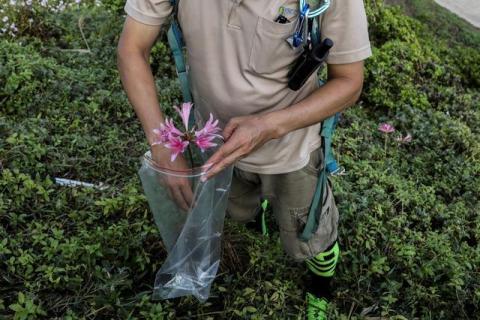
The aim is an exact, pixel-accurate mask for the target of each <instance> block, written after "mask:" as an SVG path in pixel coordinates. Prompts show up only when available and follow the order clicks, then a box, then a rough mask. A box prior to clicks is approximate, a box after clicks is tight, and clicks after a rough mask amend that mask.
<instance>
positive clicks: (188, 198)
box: [180, 179, 193, 208]
mask: <svg viewBox="0 0 480 320" xmlns="http://www.w3.org/2000/svg"><path fill="white" fill-rule="evenodd" d="M185 180H186V181H185V182H184V183H183V184H182V185H181V187H180V190H181V191H182V195H183V199H184V200H185V202H186V203H187V204H188V207H189V208H190V207H191V205H192V202H193V190H192V185H191V183H190V181H188V180H187V179H185Z"/></svg>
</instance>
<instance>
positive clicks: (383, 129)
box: [378, 123, 395, 133]
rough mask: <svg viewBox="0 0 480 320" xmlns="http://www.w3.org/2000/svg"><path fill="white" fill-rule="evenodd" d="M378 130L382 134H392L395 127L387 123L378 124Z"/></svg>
mask: <svg viewBox="0 0 480 320" xmlns="http://www.w3.org/2000/svg"><path fill="white" fill-rule="evenodd" d="M378 130H379V131H381V132H383V133H392V132H394V131H395V127H394V126H392V125H391V124H389V123H380V125H379V126H378Z"/></svg>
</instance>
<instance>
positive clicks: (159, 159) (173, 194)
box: [151, 145, 193, 211]
mask: <svg viewBox="0 0 480 320" xmlns="http://www.w3.org/2000/svg"><path fill="white" fill-rule="evenodd" d="M151 152H152V160H153V161H154V162H155V163H156V164H157V165H158V166H159V167H161V168H165V169H168V170H175V171H188V170H189V169H190V167H189V166H188V164H187V161H186V160H185V158H184V157H183V155H182V154H179V155H178V156H177V158H176V159H175V161H173V162H172V161H170V155H171V151H170V150H169V149H167V148H165V147H163V146H161V145H155V146H153V147H152V151H151ZM161 183H162V184H163V185H165V186H166V189H167V192H168V195H169V197H170V199H172V200H173V201H174V202H175V203H176V204H177V206H178V207H179V208H181V209H182V210H185V211H188V209H189V208H190V205H191V203H192V201H193V191H192V184H191V181H190V180H189V179H188V178H185V177H178V176H173V175H164V176H162V181H161Z"/></svg>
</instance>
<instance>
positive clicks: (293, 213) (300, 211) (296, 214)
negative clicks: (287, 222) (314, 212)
mask: <svg viewBox="0 0 480 320" xmlns="http://www.w3.org/2000/svg"><path fill="white" fill-rule="evenodd" d="M289 211H290V217H291V219H292V224H293V229H295V231H296V232H297V233H298V234H300V233H301V232H302V231H303V229H304V228H305V225H306V224H307V219H308V212H309V211H310V206H308V207H302V208H290V209H289Z"/></svg>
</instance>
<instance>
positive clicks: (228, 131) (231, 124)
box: [222, 118, 239, 140]
mask: <svg viewBox="0 0 480 320" xmlns="http://www.w3.org/2000/svg"><path fill="white" fill-rule="evenodd" d="M238 124H239V122H238V121H237V120H236V118H233V119H230V121H228V123H227V125H226V126H225V128H224V129H223V132H222V136H223V139H225V140H228V139H229V138H230V136H231V135H232V133H233V132H234V131H235V129H236V128H237V126H238Z"/></svg>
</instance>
